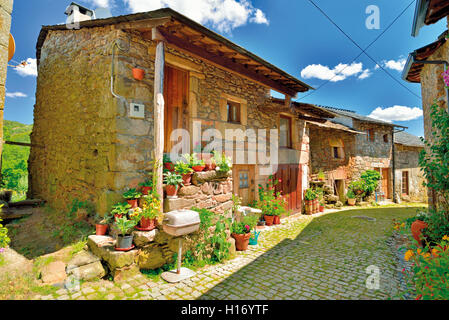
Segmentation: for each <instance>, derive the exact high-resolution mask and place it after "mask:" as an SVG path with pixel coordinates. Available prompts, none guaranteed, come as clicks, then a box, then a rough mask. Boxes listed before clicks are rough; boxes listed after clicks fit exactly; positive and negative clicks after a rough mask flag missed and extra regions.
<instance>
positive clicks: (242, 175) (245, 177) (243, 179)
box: [239, 171, 249, 189]
mask: <svg viewBox="0 0 449 320" xmlns="http://www.w3.org/2000/svg"><path fill="white" fill-rule="evenodd" d="M239 188H240V189H248V188H249V173H248V172H247V171H240V172H239Z"/></svg>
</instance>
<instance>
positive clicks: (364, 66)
mask: <svg viewBox="0 0 449 320" xmlns="http://www.w3.org/2000/svg"><path fill="white" fill-rule="evenodd" d="M70 2H71V1H69V0H39V1H36V0H32V1H30V0H15V1H14V11H13V17H12V18H13V20H12V27H11V33H12V34H13V35H14V37H15V39H16V47H17V49H16V54H15V56H14V58H13V60H14V61H16V62H21V61H24V60H27V61H28V62H30V63H31V64H30V65H28V66H27V68H24V69H23V68H22V69H20V68H16V69H14V68H11V67H10V68H8V78H7V83H6V88H7V95H8V97H7V98H6V107H5V119H7V120H15V121H20V122H23V123H27V124H31V123H32V122H33V106H34V103H35V88H36V73H35V69H34V68H33V62H34V60H33V59H35V57H36V52H35V47H36V42H37V37H38V35H39V31H40V28H41V26H42V25H52V24H59V23H63V22H65V18H66V16H65V15H64V11H65V8H66V7H67V5H68V4H69V3H70ZM77 2H79V3H81V4H84V5H86V6H88V7H90V8H93V9H95V8H97V7H99V6H108V7H109V8H110V10H111V12H112V14H113V15H122V14H128V13H133V12H137V11H146V10H152V9H156V8H159V7H161V6H170V7H172V8H173V9H175V10H177V11H180V12H181V13H183V14H185V15H187V16H189V17H191V18H192V19H194V20H196V21H198V22H200V23H202V24H204V25H205V26H207V27H209V28H211V29H213V30H215V31H217V32H219V33H220V34H222V35H224V36H225V37H227V38H229V39H230V40H231V41H233V42H235V43H237V44H239V45H241V46H243V47H245V48H246V49H248V50H249V51H252V52H253V53H255V54H257V55H259V56H260V57H262V58H264V59H265V60H267V61H269V62H270V63H272V64H274V65H276V66H278V67H280V68H281V69H283V70H285V71H287V72H288V73H290V74H292V75H293V76H295V77H297V78H298V79H300V80H303V81H305V82H306V83H308V84H309V85H311V86H313V87H315V88H317V87H319V86H320V85H321V84H323V83H324V82H326V79H331V78H333V79H332V81H329V82H328V83H327V84H326V85H324V86H323V87H322V88H320V89H319V90H316V92H314V93H313V94H311V95H309V96H307V97H305V98H304V96H305V94H300V95H299V96H298V99H297V100H300V101H302V102H310V103H315V104H319V105H328V106H333V107H339V108H345V109H350V110H354V111H356V112H358V113H360V114H363V115H370V114H371V113H372V112H373V111H374V110H376V109H377V110H376V111H375V112H374V114H373V115H374V116H377V117H380V118H383V119H389V120H393V121H394V123H397V124H400V125H405V126H408V127H409V130H408V131H409V132H410V133H413V134H416V135H423V124H422V122H423V120H422V116H420V113H421V111H420V109H421V108H422V103H421V100H420V99H419V98H417V97H416V96H415V95H413V94H411V93H410V92H409V91H407V90H406V89H404V88H403V87H401V86H400V85H399V84H398V83H396V82H395V81H394V80H392V79H391V78H390V77H389V76H388V75H387V74H386V73H385V72H384V71H382V70H381V69H379V68H376V64H375V63H374V62H372V61H371V60H370V59H369V58H368V57H366V56H365V55H362V56H360V57H359V58H358V59H357V60H356V61H355V62H354V64H350V63H351V61H352V60H353V59H354V58H355V57H356V56H357V55H358V54H359V53H360V49H359V48H357V47H356V46H355V45H354V44H353V43H351V41H350V40H348V39H347V38H346V37H345V36H344V35H343V34H342V33H341V32H340V31H339V30H338V29H337V28H336V27H335V26H334V25H332V24H331V23H330V22H329V21H328V20H327V19H326V18H325V17H324V16H323V15H322V14H321V13H320V12H319V11H318V10H317V8H315V7H314V6H313V5H312V4H311V3H310V2H309V1H308V0H295V1H293V0H276V1H273V0H252V1H250V0H240V1H238V0H214V1H212V0H78V1H77ZM314 2H315V3H316V4H317V5H318V6H319V7H320V8H321V9H322V10H323V11H325V12H326V14H327V15H328V16H330V17H331V19H332V20H333V21H334V22H335V23H336V24H338V25H339V26H340V27H341V28H342V29H343V30H344V31H345V32H346V33H347V34H348V35H349V36H350V37H351V38H352V39H353V40H354V41H355V42H357V43H358V44H359V45H360V46H361V47H362V48H365V47H366V46H367V45H368V44H369V43H370V42H371V41H372V40H374V39H375V38H376V37H377V36H378V35H379V34H380V33H381V32H382V31H383V30H384V29H385V28H386V27H387V26H388V25H389V24H390V23H391V22H392V21H393V20H394V19H395V18H396V17H397V16H398V15H399V14H400V13H401V12H402V11H403V9H404V8H406V7H407V6H408V5H409V4H410V2H411V0H396V1H391V0H377V1H376V0H370V1H365V0H341V1H335V0H314ZM369 5H375V6H377V7H378V8H379V13H380V15H379V17H380V29H378V30H376V29H368V28H366V25H365V21H366V19H367V18H368V16H369V14H367V13H366V12H365V11H366V8H367V7H368V6H369ZM414 9H415V4H413V5H412V6H410V7H409V9H408V10H407V11H406V12H405V13H404V14H403V15H402V16H401V18H399V19H398V20H397V21H396V23H395V24H394V25H393V26H392V27H391V28H390V29H389V30H388V31H387V32H386V33H385V34H384V35H383V36H382V37H381V38H380V39H379V40H378V41H377V42H376V43H375V44H374V45H373V46H372V47H371V48H369V49H368V50H367V52H368V53H369V55H370V56H371V57H372V58H374V59H375V60H376V61H377V62H378V63H379V64H380V65H382V66H383V67H384V68H385V69H386V70H388V71H389V72H390V73H391V75H393V76H394V77H395V78H396V79H398V80H399V81H400V82H401V83H403V84H404V85H405V86H406V87H407V88H409V89H410V90H411V91H412V92H413V93H415V94H416V95H418V96H420V95H421V88H420V85H419V84H408V83H406V82H404V81H402V80H401V68H402V66H403V62H404V59H405V58H406V56H407V55H408V53H409V52H411V51H413V50H415V49H417V48H419V47H422V46H424V45H426V44H428V43H430V42H433V41H435V40H436V38H437V36H438V35H440V34H441V33H442V32H443V31H444V30H445V22H444V21H441V22H439V23H438V24H435V25H432V26H427V27H424V28H423V29H422V30H421V32H420V35H419V36H418V37H417V38H412V37H411V36H410V33H411V24H412V18H413V12H414ZM443 20H444V19H443ZM12 63H13V62H12ZM345 64H350V65H349V66H347V67H346V69H344V71H343V72H341V70H342V69H343V68H344V67H345ZM394 106H396V107H395V108H393V107H394ZM398 106H399V107H398ZM409 119H412V120H409Z"/></svg>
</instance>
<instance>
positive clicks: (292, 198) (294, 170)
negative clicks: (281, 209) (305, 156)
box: [275, 164, 302, 213]
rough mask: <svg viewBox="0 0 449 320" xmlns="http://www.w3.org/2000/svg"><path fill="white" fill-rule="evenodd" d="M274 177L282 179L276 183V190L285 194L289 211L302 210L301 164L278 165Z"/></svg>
mask: <svg viewBox="0 0 449 320" xmlns="http://www.w3.org/2000/svg"><path fill="white" fill-rule="evenodd" d="M275 179H278V180H279V179H281V180H282V181H281V182H280V183H278V184H277V185H276V192H280V191H281V192H282V195H284V196H287V200H288V204H287V208H286V209H288V210H289V211H290V212H291V213H297V212H299V211H301V210H302V169H301V165H297V164H289V165H279V168H278V172H277V173H276V175H275Z"/></svg>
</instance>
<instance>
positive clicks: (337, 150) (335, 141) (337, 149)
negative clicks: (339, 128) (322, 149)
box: [329, 137, 345, 159]
mask: <svg viewBox="0 0 449 320" xmlns="http://www.w3.org/2000/svg"><path fill="white" fill-rule="evenodd" d="M329 145H330V146H331V148H332V157H333V158H334V159H344V158H345V149H344V144H343V141H342V140H341V139H339V138H332V137H331V138H329Z"/></svg>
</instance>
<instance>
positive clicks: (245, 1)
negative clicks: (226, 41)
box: [124, 0, 268, 32]
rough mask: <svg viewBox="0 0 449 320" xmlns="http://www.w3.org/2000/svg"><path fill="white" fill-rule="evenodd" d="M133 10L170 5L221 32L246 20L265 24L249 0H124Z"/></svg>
mask: <svg viewBox="0 0 449 320" xmlns="http://www.w3.org/2000/svg"><path fill="white" fill-rule="evenodd" d="M124 1H125V3H126V5H127V6H128V7H129V9H130V10H131V11H132V12H133V13H135V12H144V11H151V10H156V9H160V8H165V7H170V8H172V9H173V10H176V11H178V12H180V13H182V14H184V15H186V16H187V17H189V18H191V19H193V20H195V21H196V22H198V23H201V24H211V25H212V26H213V27H214V28H216V29H217V30H218V31H221V32H230V31H231V30H232V29H234V28H237V27H240V26H243V25H245V24H246V23H247V22H248V21H249V22H252V23H257V24H267V25H268V19H267V18H266V16H265V14H264V13H263V12H262V11H261V10H260V9H257V8H254V7H253V5H252V4H251V1H249V0H240V1H237V0H195V1H192V0H124Z"/></svg>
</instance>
